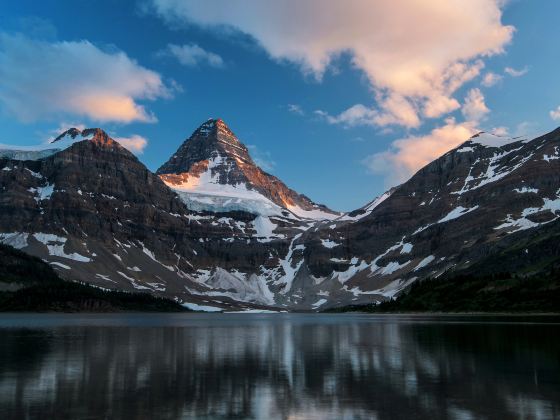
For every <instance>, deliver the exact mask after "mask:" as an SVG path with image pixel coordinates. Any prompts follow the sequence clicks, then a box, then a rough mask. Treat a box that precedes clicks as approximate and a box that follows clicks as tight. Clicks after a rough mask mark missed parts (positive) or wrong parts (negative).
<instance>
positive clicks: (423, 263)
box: [413, 255, 436, 271]
mask: <svg viewBox="0 0 560 420" xmlns="http://www.w3.org/2000/svg"><path fill="white" fill-rule="evenodd" d="M435 259H436V257H434V256H433V255H429V256H427V257H426V258H424V259H423V260H422V261H420V262H419V263H418V265H417V266H416V267H414V270H413V271H418V270H420V269H421V268H424V267H426V266H427V265H428V264H430V263H431V262H432V261H433V260H435Z"/></svg>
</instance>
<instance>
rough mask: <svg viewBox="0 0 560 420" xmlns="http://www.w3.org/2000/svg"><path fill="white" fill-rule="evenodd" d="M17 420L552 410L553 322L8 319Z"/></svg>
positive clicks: (1, 376) (6, 391) (7, 383)
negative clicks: (37, 419)
mask: <svg viewBox="0 0 560 420" xmlns="http://www.w3.org/2000/svg"><path fill="white" fill-rule="evenodd" d="M25 418H46V419H47V418H48V419H64V418H72V419H86V418H87V419H103V418H108V419H113V418H115V419H121V418H124V419H160V418H161V419H178V418H208V419H214V418H257V419H267V420H268V419H276V418H285V419H345V418H348V419H353V418H357V419H359V418H368V419H370V418H371V419H448V418H449V419H478V418H484V419H517V418H522V419H554V418H560V319H559V318H557V317H507V316H503V317H478V316H395V315H358V314H350V315H341V314H332V315H317V314H309V315H307V314H270V315H264V314H262V315H261V314H207V315H205V314H110V315H82V314H4V315H0V419H2V420H4V419H25Z"/></svg>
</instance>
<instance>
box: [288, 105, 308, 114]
mask: <svg viewBox="0 0 560 420" xmlns="http://www.w3.org/2000/svg"><path fill="white" fill-rule="evenodd" d="M288 111H290V112H291V113H292V114H296V115H305V112H304V110H303V108H302V107H301V105H297V104H288Z"/></svg>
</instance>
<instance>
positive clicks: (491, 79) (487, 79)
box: [482, 72, 503, 87]
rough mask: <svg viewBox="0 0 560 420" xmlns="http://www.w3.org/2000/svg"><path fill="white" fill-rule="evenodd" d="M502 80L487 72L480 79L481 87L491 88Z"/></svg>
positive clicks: (501, 77)
mask: <svg viewBox="0 0 560 420" xmlns="http://www.w3.org/2000/svg"><path fill="white" fill-rule="evenodd" d="M502 79H503V76H501V75H499V74H497V73H493V72H488V73H486V74H485V75H484V77H483V78H482V86H485V87H492V86H494V85H496V84H498V83H499V82H501V80H502Z"/></svg>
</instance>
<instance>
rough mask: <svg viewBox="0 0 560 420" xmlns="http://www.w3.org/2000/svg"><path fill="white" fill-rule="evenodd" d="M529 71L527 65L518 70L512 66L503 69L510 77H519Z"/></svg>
mask: <svg viewBox="0 0 560 420" xmlns="http://www.w3.org/2000/svg"><path fill="white" fill-rule="evenodd" d="M528 71H529V68H528V67H527V66H525V67H523V68H522V69H520V70H516V69H514V68H512V67H506V68H505V69H504V72H505V73H507V74H509V75H510V76H511V77H521V76H524V75H525V74H527V72H528Z"/></svg>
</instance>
